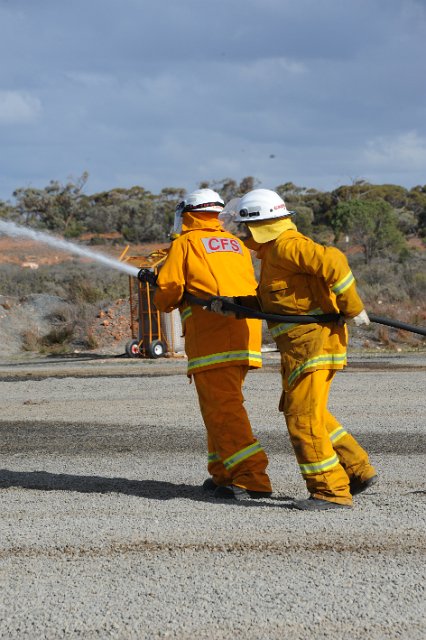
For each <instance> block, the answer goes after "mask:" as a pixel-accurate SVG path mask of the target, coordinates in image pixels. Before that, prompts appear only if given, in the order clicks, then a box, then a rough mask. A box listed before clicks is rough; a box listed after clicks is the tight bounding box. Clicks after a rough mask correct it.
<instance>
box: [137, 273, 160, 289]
mask: <svg viewBox="0 0 426 640" xmlns="http://www.w3.org/2000/svg"><path fill="white" fill-rule="evenodd" d="M137 277H138V280H140V281H141V282H143V283H146V284H150V285H151V287H155V285H156V284H157V274H155V273H154V272H153V271H152V270H151V269H140V270H139V272H138V276H137Z"/></svg>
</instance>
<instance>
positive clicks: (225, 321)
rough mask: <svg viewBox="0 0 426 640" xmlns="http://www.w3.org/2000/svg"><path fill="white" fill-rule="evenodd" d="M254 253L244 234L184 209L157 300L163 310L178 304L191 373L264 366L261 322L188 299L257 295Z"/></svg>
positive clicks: (189, 371) (165, 310) (161, 271)
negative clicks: (220, 312) (228, 314)
mask: <svg viewBox="0 0 426 640" xmlns="http://www.w3.org/2000/svg"><path fill="white" fill-rule="evenodd" d="M256 286H257V283H256V279H255V277H254V271H253V265H252V261H251V255H250V252H249V251H248V249H247V248H246V247H245V246H244V244H243V243H242V241H241V240H239V239H238V238H236V237H235V236H233V235H232V234H231V233H228V232H227V231H225V230H224V228H223V227H222V224H221V222H220V221H219V220H218V219H217V218H216V217H212V215H211V214H210V215H208V214H205V213H198V212H197V213H185V214H184V218H183V226H182V234H181V235H180V236H179V237H178V238H177V239H176V240H174V241H173V243H172V245H171V248H170V251H169V254H168V256H167V259H166V261H165V263H164V265H163V266H162V268H161V270H160V273H159V276H158V280H157V290H156V293H155V297H154V303H155V305H156V307H157V308H158V309H159V310H160V311H164V312H168V311H172V310H173V309H175V308H177V307H179V309H180V312H181V318H182V326H183V334H184V336H185V351H186V354H187V356H188V375H190V374H192V373H197V372H198V371H205V370H207V369H216V368H219V367H226V366H230V365H235V364H238V365H246V366H250V367H261V366H262V360H261V352H260V347H261V331H262V329H261V322H260V321H259V320H246V319H241V320H237V319H236V318H229V317H224V316H220V315H218V314H216V313H212V312H210V311H204V310H203V308H202V307H201V306H199V305H191V304H189V303H188V302H186V301H185V299H184V293H185V291H186V292H188V293H191V294H192V295H195V296H197V297H199V298H209V297H211V296H217V295H219V296H237V295H240V294H244V295H255V294H256Z"/></svg>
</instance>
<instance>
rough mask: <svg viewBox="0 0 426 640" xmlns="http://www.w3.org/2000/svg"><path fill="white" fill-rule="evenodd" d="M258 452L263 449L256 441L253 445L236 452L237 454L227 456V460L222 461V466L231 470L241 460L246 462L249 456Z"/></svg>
mask: <svg viewBox="0 0 426 640" xmlns="http://www.w3.org/2000/svg"><path fill="white" fill-rule="evenodd" d="M259 451H263V449H262V446H261V444H260V442H258V441H257V440H256V442H253V444H251V445H249V446H248V447H245V448H244V449H241V450H240V451H237V453H234V454H233V455H232V456H229V458H226V460H224V461H223V464H224V466H225V468H226V469H228V470H229V469H232V468H233V467H235V465H237V464H239V463H240V462H242V461H243V460H247V458H250V457H251V456H254V455H255V454H256V453H259Z"/></svg>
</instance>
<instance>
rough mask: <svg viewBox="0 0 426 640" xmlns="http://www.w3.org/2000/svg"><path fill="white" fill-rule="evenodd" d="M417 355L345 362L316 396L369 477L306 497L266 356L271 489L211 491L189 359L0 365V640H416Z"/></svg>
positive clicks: (260, 425) (264, 433)
mask: <svg viewBox="0 0 426 640" xmlns="http://www.w3.org/2000/svg"><path fill="white" fill-rule="evenodd" d="M425 388H426V353H418V354H391V355H384V354H379V355H376V356H373V355H369V356H362V357H361V356H359V355H354V356H352V357H351V359H350V363H349V366H348V368H347V369H346V370H345V371H344V372H342V373H339V374H338V375H337V377H336V380H335V383H334V386H333V389H332V395H331V401H330V408H331V410H332V411H333V413H335V415H336V416H337V417H338V418H339V419H340V420H341V421H342V423H343V424H344V425H345V427H346V428H347V429H348V430H349V431H351V432H352V433H353V435H355V437H357V439H358V440H359V441H360V443H361V444H362V445H363V446H364V447H365V448H366V449H367V451H368V452H369V455H370V457H371V460H372V462H373V464H374V465H375V466H376V468H377V472H378V474H379V478H380V481H379V484H378V485H376V486H375V487H374V488H373V489H371V490H369V491H368V492H366V493H364V494H362V495H360V496H358V497H357V498H356V499H355V501H354V502H355V504H354V508H353V509H352V510H345V511H343V512H340V511H339V512H326V513H321V514H318V513H317V514H315V513H305V512H300V511H296V510H293V509H292V508H291V505H292V499H293V498H295V497H297V498H300V497H304V496H305V494H306V491H305V487H304V483H303V481H302V479H301V477H300V475H299V473H298V469H297V465H296V462H295V459H294V455H293V453H292V451H291V447H290V445H289V441H288V437H287V434H286V430H285V427H284V425H283V420H282V416H281V415H280V414H279V413H278V410H277V402H278V398H279V394H280V379H279V362H278V358H277V354H276V353H265V354H264V368H263V369H262V370H261V371H257V372H253V373H250V374H249V375H248V378H247V381H246V385H245V396H246V407H247V410H248V412H249V415H250V418H251V421H252V424H253V427H254V430H255V432H256V434H257V436H258V437H259V439H260V441H261V442H262V444H263V446H264V448H265V450H266V451H267V453H268V456H269V460H270V464H269V472H270V476H271V479H272V483H273V488H274V495H273V497H272V498H271V499H268V500H262V501H250V502H246V503H238V504H229V503H220V502H219V503H218V502H215V501H214V500H212V499H211V498H209V497H208V496H206V495H205V494H204V493H203V492H202V490H201V488H200V485H201V483H202V481H203V480H204V479H205V477H206V451H205V435H204V430H203V426H202V423H201V420H200V415H199V410H198V407H197V402H196V395H195V391H194V387H193V385H190V384H188V380H187V378H186V376H185V361H184V360H183V359H159V360H155V361H153V360H139V359H136V360H132V359H123V358H120V357H108V358H106V357H104V356H103V355H102V354H92V355H91V356H88V355H82V354H80V355H77V354H75V355H74V356H72V357H71V356H70V357H67V358H64V357H62V358H47V359H43V358H39V357H35V356H33V357H28V356H19V357H16V356H15V357H13V358H12V359H8V358H5V357H4V356H3V358H2V359H1V361H0V398H1V406H2V411H1V417H0V432H1V435H0V508H1V513H2V518H1V520H0V637H2V638H8V639H11V640H13V639H19V640H22V639H28V640H29V639H30V638H31V640H32V639H33V638H49V639H50V638H52V639H56V638H66V639H69V638H71V639H72V638H90V639H92V638H116V639H117V640H122V639H126V638H131V639H133V638H134V639H145V638H146V639H151V638H179V639H185V640H188V639H189V638H191V639H192V638H197V639H206V640H207V639H218V640H219V639H225V638H229V637H233V638H241V639H244V640H245V639H249V640H250V639H253V640H254V639H256V640H258V639H259V638H266V639H280V640H282V638H292V639H295V640H298V639H301V640H302V639H303V640H305V639H306V640H307V639H309V640H312V639H315V640H322V639H324V640H325V639H327V640H328V639H329V638H331V637H334V638H339V639H348V640H349V639H351V640H357V639H360V640H361V639H362V640H366V639H367V638H368V639H369V640H371V639H372V640H375V639H377V640H378V639H380V640H382V639H383V640H384V639H385V638H386V639H388V638H390V639H397V638H398V639H400V638H404V639H405V638H407V639H413V640H420V639H422V640H423V638H424V637H425V635H426V625H425V615H424V595H425V594H424V588H425V583H426V581H425V577H426V576H425V564H424V556H425V542H426V535H425V530H426V529H425V524H426V508H425V494H426V487H425V480H424V477H425V474H424V468H425V464H426V455H425V453H426V451H425V443H426V428H425V416H426V398H425V393H424V390H425Z"/></svg>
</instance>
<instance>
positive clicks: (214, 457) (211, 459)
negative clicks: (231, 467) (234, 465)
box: [208, 451, 220, 462]
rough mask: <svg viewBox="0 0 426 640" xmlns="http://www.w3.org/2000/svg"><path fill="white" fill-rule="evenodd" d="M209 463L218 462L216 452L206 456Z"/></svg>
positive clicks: (218, 456)
mask: <svg viewBox="0 0 426 640" xmlns="http://www.w3.org/2000/svg"><path fill="white" fill-rule="evenodd" d="M208 461H209V462H220V455H219V454H218V453H216V451H211V452H210V453H209V455H208Z"/></svg>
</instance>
